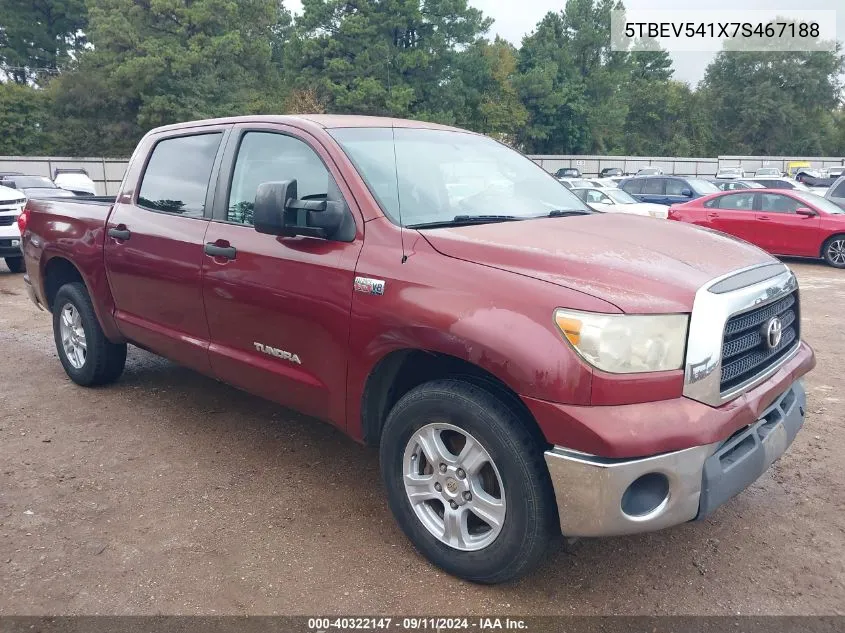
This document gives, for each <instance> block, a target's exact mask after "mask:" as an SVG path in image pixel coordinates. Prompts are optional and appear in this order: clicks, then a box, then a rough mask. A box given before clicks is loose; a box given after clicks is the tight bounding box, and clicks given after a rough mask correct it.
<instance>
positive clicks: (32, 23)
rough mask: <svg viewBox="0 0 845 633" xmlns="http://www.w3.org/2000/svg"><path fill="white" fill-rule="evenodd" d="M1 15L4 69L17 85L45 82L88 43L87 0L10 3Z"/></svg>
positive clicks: (13, 0)
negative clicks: (86, 36) (86, 32)
mask: <svg viewBox="0 0 845 633" xmlns="http://www.w3.org/2000/svg"><path fill="white" fill-rule="evenodd" d="M0 15H2V17H0V70H2V71H3V73H4V74H5V75H6V76H7V77H8V78H9V79H11V80H12V81H14V82H15V83H18V84H31V83H43V81H44V80H45V79H46V78H49V76H50V75H53V74H55V73H56V72H57V71H58V69H59V68H60V66H61V65H62V64H64V63H65V62H67V61H68V60H69V59H70V58H71V57H72V56H73V55H75V54H77V53H79V51H81V50H82V49H83V47H84V46H85V44H86V38H85V29H86V26H87V22H88V20H87V11H86V8H85V1H84V0H27V1H24V0H6V2H4V3H3V8H2V10H0Z"/></svg>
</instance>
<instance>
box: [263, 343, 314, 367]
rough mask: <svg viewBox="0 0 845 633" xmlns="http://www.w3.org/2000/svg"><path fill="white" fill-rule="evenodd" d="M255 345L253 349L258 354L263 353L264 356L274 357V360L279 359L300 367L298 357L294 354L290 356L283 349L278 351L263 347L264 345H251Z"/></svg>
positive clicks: (277, 349) (275, 348)
mask: <svg viewBox="0 0 845 633" xmlns="http://www.w3.org/2000/svg"><path fill="white" fill-rule="evenodd" d="M253 345H255V349H257V350H258V351H259V352H264V353H265V354H269V355H270V356H275V357H276V358H281V359H282V360H289V361H290V362H292V363H296V364H297V365H301V364H302V361H301V360H299V356H297V355H296V354H291V353H290V352H286V351H285V350H283V349H279V348H278V347H270V346H269V345H264V343H253Z"/></svg>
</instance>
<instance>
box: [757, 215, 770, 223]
mask: <svg viewBox="0 0 845 633" xmlns="http://www.w3.org/2000/svg"><path fill="white" fill-rule="evenodd" d="M757 219H758V220H760V221H762V222H771V221H772V219H771V218H770V217H769V216H768V215H758V216H757Z"/></svg>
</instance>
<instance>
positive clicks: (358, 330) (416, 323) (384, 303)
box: [347, 243, 618, 438]
mask: <svg viewBox="0 0 845 633" xmlns="http://www.w3.org/2000/svg"><path fill="white" fill-rule="evenodd" d="M415 247H416V250H415V251H414V254H413V256H412V257H410V258H408V260H407V262H406V263H405V264H403V265H402V266H401V268H399V269H398V270H399V272H401V273H402V277H400V278H397V277H396V276H394V277H393V278H390V275H388V273H389V272H394V271H395V270H396V266H395V265H394V266H388V265H387V264H386V263H383V262H380V261H378V260H376V259H374V260H373V261H372V262H368V261H367V259H368V255H367V253H366V250H367V249H366V246H365V249H364V251H365V252H364V253H362V256H361V259H360V260H359V265H358V271H359V273H358V274H361V271H364V270H366V271H367V276H370V275H371V276H372V277H374V278H378V279H382V280H384V281H385V292H384V294H383V295H372V294H365V293H361V292H356V293H354V296H353V301H352V310H351V324H350V354H349V358H350V360H349V373H348V383H347V385H348V389H347V395H348V397H347V429H348V432H349V433H350V434H351V435H352V436H353V437H356V438H361V437H362V435H363V429H362V421H361V398H362V395H363V393H364V390H365V387H366V383H367V379H368V377H369V376H370V374H371V373H372V372H373V370H374V368H375V367H376V366H377V365H378V363H379V362H380V361H381V360H382V359H384V358H385V357H386V356H387V355H388V354H391V353H393V352H396V351H399V350H422V351H428V352H435V353H439V354H445V355H449V356H452V357H455V358H458V359H460V360H463V361H466V362H468V363H472V364H473V365H476V366H478V367H480V368H482V369H484V370H485V371H487V372H489V373H490V374H492V375H493V376H495V377H496V378H498V379H499V380H500V381H501V382H502V383H504V384H505V385H507V386H508V387H509V388H510V389H511V390H513V391H514V392H515V393H517V394H520V395H523V396H529V397H533V398H539V399H542V400H546V401H552V402H562V403H569V404H581V405H587V404H589V401H590V391H591V381H592V371H591V370H590V368H589V367H588V366H587V365H586V364H585V363H583V362H582V361H581V360H580V358H578V356H577V355H576V354H575V352H574V351H573V350H572V349H571V348H570V347H569V346H568V344H567V343H566V342H565V340H564V339H563V337H562V335H561V334H560V332H559V331H558V329H557V326H556V325H555V323H554V320H553V312H554V309H555V308H556V307H560V306H566V307H571V308H576V309H582V310H593V311H602V312H617V311H618V309H617V308H615V307H614V306H612V305H610V304H608V303H606V302H603V301H601V300H599V299H596V298H594V297H591V296H589V295H585V294H583V293H580V292H578V291H574V290H570V289H567V288H562V287H560V286H556V285H554V284H550V283H548V282H544V281H540V280H537V279H533V278H531V277H526V276H523V275H518V274H514V273H510V272H506V271H502V270H499V269H496V268H491V267H488V266H482V265H478V264H474V263H471V262H466V261H463V260H457V259H453V258H449V257H446V256H444V255H441V254H439V253H437V252H436V251H433V249H431V250H427V249H426V248H425V245H424V244H419V243H417V244H416V245H415ZM378 259H379V260H381V259H382V257H381V254H379V255H378ZM397 259H398V258H397Z"/></svg>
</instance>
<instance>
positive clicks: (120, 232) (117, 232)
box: [108, 224, 132, 240]
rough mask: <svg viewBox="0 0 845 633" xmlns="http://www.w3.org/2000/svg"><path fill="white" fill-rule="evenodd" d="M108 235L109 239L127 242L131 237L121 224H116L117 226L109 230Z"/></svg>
mask: <svg viewBox="0 0 845 633" xmlns="http://www.w3.org/2000/svg"><path fill="white" fill-rule="evenodd" d="M108 234H109V237H113V238H114V239H116V240H128V239H129V238H130V237H132V233H131V232H130V231H129V229H127V228H126V226H125V225H123V224H118V225H117V226H115V227H112V228H110V229H109V230H108Z"/></svg>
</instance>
